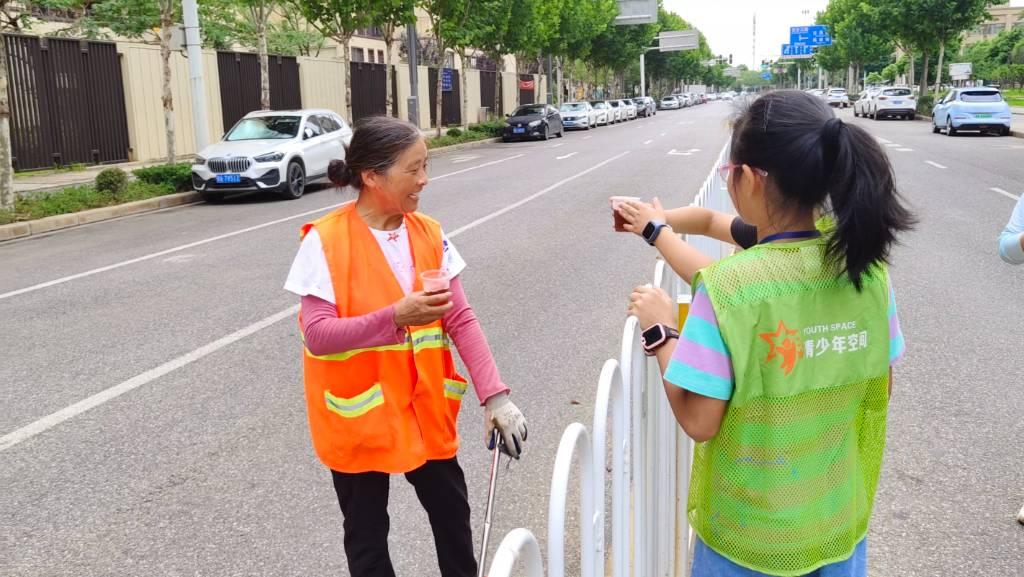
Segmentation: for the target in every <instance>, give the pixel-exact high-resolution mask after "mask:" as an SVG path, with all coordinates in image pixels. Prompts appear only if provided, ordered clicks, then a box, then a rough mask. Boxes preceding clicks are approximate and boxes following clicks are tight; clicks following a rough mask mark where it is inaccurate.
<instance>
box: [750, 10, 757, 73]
mask: <svg viewBox="0 0 1024 577" xmlns="http://www.w3.org/2000/svg"><path fill="white" fill-rule="evenodd" d="M753 39H754V41H753V47H752V48H751V49H750V65H751V66H753V65H754V63H755V62H757V12H754V35H753Z"/></svg>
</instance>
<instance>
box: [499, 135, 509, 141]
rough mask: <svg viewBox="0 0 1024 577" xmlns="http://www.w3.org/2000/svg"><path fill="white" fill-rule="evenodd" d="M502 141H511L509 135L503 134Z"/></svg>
mask: <svg viewBox="0 0 1024 577" xmlns="http://www.w3.org/2000/svg"><path fill="white" fill-rule="evenodd" d="M501 141H502V142H511V141H510V140H509V138H508V137H507V136H502V137H501Z"/></svg>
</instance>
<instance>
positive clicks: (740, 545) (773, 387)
mask: <svg viewBox="0 0 1024 577" xmlns="http://www.w3.org/2000/svg"><path fill="white" fill-rule="evenodd" d="M719 170H720V171H721V173H722V176H723V178H724V179H725V180H726V182H727V183H728V190H729V196H730V197H731V199H732V202H733V205H734V206H735V207H736V210H737V212H738V213H739V215H740V217H741V218H742V219H743V222H745V223H749V226H751V227H753V228H754V229H756V231H753V232H754V233H755V234H756V243H757V244H755V245H754V246H751V247H750V248H748V249H747V250H744V251H742V252H740V253H738V254H735V255H733V256H730V257H728V258H725V259H723V260H721V261H718V262H716V263H711V264H709V263H708V262H707V261H706V260H705V259H704V258H703V257H701V256H700V255H698V254H696V251H694V250H693V249H692V247H690V246H689V245H687V244H686V243H685V242H684V241H683V240H682V239H681V238H680V237H678V236H677V235H675V234H670V233H671V230H669V231H666V230H665V229H666V228H670V227H669V226H667V225H666V223H665V221H666V215H665V212H664V210H662V208H661V206H660V204H659V203H655V204H653V205H647V204H644V203H630V204H628V205H627V206H626V207H624V208H623V209H622V212H623V216H624V217H625V219H626V220H627V222H628V223H629V228H630V229H631V230H633V231H636V232H638V233H641V234H642V235H643V236H644V237H645V239H646V240H647V241H648V242H650V243H652V244H653V245H654V246H655V247H656V248H657V249H658V250H659V251H660V252H661V253H662V255H664V257H665V259H666V261H668V262H669V263H670V264H672V265H673V267H674V268H675V269H677V271H678V272H679V273H680V274H681V275H682V276H684V278H688V277H689V276H690V275H691V274H692V273H693V272H694V270H695V269H696V268H697V267H703V268H700V270H699V271H697V272H696V274H692V276H693V279H692V286H693V302H692V304H691V307H690V313H689V316H688V317H687V318H686V321H685V324H684V326H683V330H682V335H677V334H676V333H675V332H674V331H672V329H671V327H672V326H673V324H674V321H673V303H671V302H670V301H669V298H668V295H666V294H665V293H664V292H663V291H661V290H658V289H649V288H644V287H640V288H637V289H636V290H635V291H634V292H633V294H632V296H631V303H630V306H629V310H630V312H631V313H632V314H635V315H636V316H637V317H638V318H639V320H640V325H641V328H643V329H644V330H645V332H644V341H645V348H647V349H648V353H649V354H652V355H657V357H658V361H659V363H660V365H661V368H662V371H663V372H664V385H665V393H666V395H667V396H668V400H669V404H670V405H671V406H672V410H673V412H674V414H675V417H676V419H677V420H678V421H679V424H680V425H681V426H682V427H683V429H684V430H685V431H686V433H687V434H688V435H689V436H690V437H692V438H693V439H694V441H696V445H695V452H694V460H693V471H692V475H691V482H690V493H689V503H688V517H689V522H690V525H691V526H692V527H693V528H694V530H695V532H696V534H697V536H698V541H697V543H696V545H695V553H694V559H693V573H692V577H711V576H714V577H737V576H743V577H749V576H760V575H781V576H803V575H814V576H818V577H839V576H842V577H864V576H865V575H866V574H867V569H866V558H867V543H866V536H867V529H868V520H869V518H870V516H871V508H872V504H873V501H874V496H875V489H876V487H877V484H878V477H879V471H880V469H881V464H882V454H883V451H884V445H885V425H886V412H887V407H888V403H889V394H890V392H891V388H890V387H891V379H892V372H891V368H890V367H891V366H892V364H893V363H895V362H896V361H897V360H898V359H899V358H900V357H901V355H902V354H903V351H904V348H905V346H904V341H903V335H902V333H901V331H900V326H899V320H898V318H897V316H896V305H895V300H894V298H893V292H892V289H891V286H890V283H889V275H888V271H887V267H886V262H887V260H888V257H889V254H890V249H891V247H892V245H893V243H894V242H895V241H896V235H897V234H898V233H899V232H901V231H905V230H908V229H909V228H910V227H911V225H912V223H913V217H912V216H911V214H910V213H909V211H908V210H907V209H906V208H905V207H904V206H903V204H902V201H901V199H900V196H899V194H898V193H897V191H896V186H895V182H894V177H893V172H892V167H891V166H890V165H889V161H888V158H887V157H886V155H885V153H884V152H883V150H882V149H881V148H880V147H879V145H878V144H877V142H876V141H875V139H874V138H873V137H872V136H871V135H870V134H868V133H867V132H866V131H865V130H863V129H862V128H860V127H858V126H856V125H853V124H847V123H844V122H843V121H842V120H841V119H839V118H836V117H835V115H834V113H833V112H832V110H831V109H830V108H829V106H828V105H827V104H826V103H825V102H824V101H822V100H821V99H819V98H816V97H814V96H812V95H809V94H806V93H803V92H799V91H779V92H772V93H769V94H766V95H764V96H762V97H760V98H758V99H757V100H755V101H754V102H753V103H752V104H750V105H749V107H748V108H747V109H745V110H744V111H742V112H741V113H740V114H739V115H738V117H737V119H736V120H735V124H734V131H733V135H732V149H731V158H730V161H729V162H728V163H726V164H725V165H723V166H721V167H719ZM819 215H825V218H822V219H820V220H819V219H818V216H819ZM719 228H721V227H719ZM666 232H668V233H669V234H666ZM748 232H749V231H748ZM731 234H732V236H733V237H734V238H735V237H737V236H742V235H740V234H737V231H736V230H732V231H731ZM744 244H747V243H744Z"/></svg>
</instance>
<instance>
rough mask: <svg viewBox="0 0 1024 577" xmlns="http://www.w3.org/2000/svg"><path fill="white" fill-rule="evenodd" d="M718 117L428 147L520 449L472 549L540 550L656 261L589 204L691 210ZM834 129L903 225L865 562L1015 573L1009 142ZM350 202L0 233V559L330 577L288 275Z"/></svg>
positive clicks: (57, 570) (398, 501) (702, 112)
mask: <svg viewBox="0 0 1024 577" xmlns="http://www.w3.org/2000/svg"><path fill="white" fill-rule="evenodd" d="M729 110H730V109H729V106H728V105H727V104H725V103H713V104H708V105H706V106H700V107H696V108H692V109H686V110H681V111H665V112H661V113H659V114H658V115H657V116H656V117H654V118H652V119H650V120H643V119H641V120H637V121H632V122H630V123H626V124H622V125H617V126H612V127H603V128H600V129H597V130H593V131H588V132H575V133H569V134H567V135H566V136H565V138H561V139H553V140H551V141H548V142H543V143H541V142H534V143H514V144H493V145H486V146H482V147H478V148H473V149H469V150H464V151H459V152H454V153H447V154H440V155H437V157H436V158H435V159H434V160H433V161H432V165H431V169H430V170H431V179H432V180H431V183H430V184H429V185H428V187H427V189H426V191H425V193H424V195H423V201H422V204H421V210H422V211H423V212H426V213H427V214H430V215H432V216H434V217H436V218H438V219H439V220H440V221H441V223H442V226H443V227H444V228H445V230H446V232H448V233H449V235H450V236H452V237H453V238H452V240H453V242H454V243H455V244H456V245H457V246H458V248H459V250H460V252H461V253H462V254H463V256H464V258H465V259H466V261H467V262H468V263H469V268H467V269H466V271H465V272H464V273H463V279H464V284H465V286H466V290H467V293H468V296H469V299H470V302H471V303H472V304H473V306H474V308H475V310H476V312H477V315H478V317H479V318H480V319H481V321H482V323H483V327H484V331H485V332H486V334H487V335H488V338H489V340H490V342H491V345H492V348H493V349H494V351H495V355H496V358H497V362H498V366H499V368H500V369H501V371H502V375H503V378H504V379H505V380H506V381H507V382H508V383H509V384H510V385H511V386H512V387H513V390H514V398H515V400H516V402H517V403H518V404H519V405H520V406H521V407H522V408H523V410H524V412H525V413H526V416H527V419H528V420H529V423H530V440H529V442H528V445H527V454H526V456H525V457H524V459H523V460H522V461H520V462H517V463H514V464H513V465H512V466H511V468H510V469H508V470H505V469H502V471H501V476H500V478H499V491H500V493H499V496H498V498H497V504H496V507H497V509H496V512H495V527H494V530H493V537H492V548H493V547H494V546H496V545H497V543H498V541H499V540H500V539H501V537H502V536H503V535H504V534H505V533H507V532H508V531H509V530H511V529H513V528H516V527H526V528H529V529H531V530H532V531H534V532H535V534H536V535H537V537H538V539H540V541H541V543H542V544H543V543H544V541H545V538H546V531H545V528H546V524H547V519H546V517H547V499H548V491H549V484H550V478H551V468H552V465H553V461H554V456H555V449H556V447H557V443H558V440H559V438H560V436H561V433H562V431H563V430H564V428H565V427H566V426H567V425H568V424H569V423H571V422H573V421H580V422H583V423H587V424H589V422H590V420H591V412H592V410H593V402H594V389H595V385H596V382H597V377H598V373H599V371H600V367H601V364H602V362H603V361H604V359H606V358H609V357H612V356H615V355H616V354H617V352H618V348H619V342H618V340H619V337H620V333H621V326H622V322H623V320H624V314H625V312H624V309H625V302H626V297H627V295H628V292H629V289H630V288H631V287H632V286H634V285H635V284H638V283H641V282H649V280H650V276H651V273H652V270H653V258H654V255H653V253H652V252H651V251H650V249H649V248H648V247H646V245H644V244H643V243H642V241H640V240H639V239H638V238H636V237H633V236H627V235H623V234H616V233H614V232H612V231H611V222H610V214H609V210H608V206H607V197H608V196H610V195H616V194H628V195H637V196H644V197H650V196H654V195H658V196H660V197H661V198H662V200H663V201H664V202H665V204H667V205H677V204H685V203H688V202H689V201H690V200H691V199H692V198H693V195H694V193H695V191H696V190H697V188H698V186H699V185H700V184H701V182H702V181H703V179H704V178H705V176H706V175H707V173H708V171H709V170H710V169H711V168H712V165H713V163H714V160H715V158H716V157H717V154H718V151H719V150H720V149H721V147H722V145H723V144H724V142H725V139H726V137H727V128H726V125H725V119H726V117H727V115H728V113H729ZM843 115H844V117H849V118H848V119H849V120H851V121H853V119H852V115H850V114H849V113H848V112H847V111H844V112H843ZM855 122H858V123H862V124H863V125H864V126H866V127H868V128H869V129H870V130H872V132H874V133H875V134H876V135H877V136H878V137H879V138H881V139H884V140H885V141H886V144H890V145H892V146H887V148H890V154H891V155H892V157H893V161H894V165H895V167H896V172H897V176H898V179H899V182H900V186H901V188H902V190H903V191H904V193H905V194H906V195H907V198H908V200H909V202H910V203H911V204H912V205H913V207H914V209H915V210H916V212H917V214H918V215H919V216H920V218H921V225H920V226H919V228H918V230H917V231H916V232H914V233H912V234H910V235H908V236H907V237H906V238H905V239H904V240H905V244H904V245H903V246H901V247H900V248H899V249H897V250H896V252H895V255H894V266H893V273H892V274H893V278H894V283H895V286H896V291H897V301H898V303H899V307H900V313H901V317H902V323H903V330H904V332H905V334H906V338H907V343H908V354H907V357H906V359H905V360H904V362H903V363H902V364H901V365H900V366H899V367H898V368H897V370H896V384H895V394H894V399H893V404H892V409H891V417H890V428H889V431H890V432H889V445H888V453H887V458H886V463H885V469H884V473H883V479H882V484H881V489H880V491H879V496H878V500H877V506H876V513H875V517H874V520H873V523H872V529H871V537H870V545H869V551H870V552H869V557H870V559H871V575H872V576H876V577H877V576H883V577H888V576H890V575H891V576H895V575H901V576H902V575H922V576H923V575H929V576H931V575H979V574H980V575H1020V574H1021V573H1022V569H1021V567H1022V566H1024V565H1022V562H1024V554H1022V551H1024V527H1021V526H1019V525H1017V524H1016V523H1015V522H1014V520H1013V517H1014V515H1015V513H1016V511H1017V510H1018V509H1019V508H1020V505H1021V504H1022V503H1024V474H1022V469H1021V467H1020V463H1021V462H1022V457H1024V455H1022V450H1021V445H1020V442H1019V439H1021V438H1022V433H1024V430H1022V429H1024V427H1022V424H1021V418H1020V415H1021V414H1022V412H1024V391H1022V388H1021V383H1024V368H1022V367H1024V365H1022V364H1021V363H1020V362H1019V361H1018V360H1017V359H1018V358H1019V352H1018V347H1016V346H1015V344H1016V341H1017V339H1016V338H1015V337H1017V336H1018V335H1021V334H1024V314H1022V311H1024V294H1022V292H1021V290H1020V287H1021V286H1024V285H1022V282H1021V281H1022V280H1024V269H1022V268H1013V267H1010V266H1008V265H1005V264H1004V263H1002V261H1000V260H999V258H998V256H997V254H996V236H997V235H998V233H999V231H1000V230H1001V228H1002V226H1003V225H1004V224H1005V222H1006V220H1007V218H1008V216H1009V213H1010V210H1011V209H1012V207H1013V200H1012V199H1011V198H1009V197H1008V196H1006V195H1018V194H1020V193H1021V192H1022V190H1024V185H1022V184H1021V183H1024V163H1021V161H1020V159H1021V158H1024V155H1022V151H1024V140H1019V139H1008V138H1002V139H1000V138H979V137H973V136H964V137H960V138H947V137H945V136H936V135H932V134H930V129H929V127H928V125H927V124H925V123H920V122H899V121H883V122H872V121H870V120H864V121H861V120H856V121H855ZM897 145H898V146H897ZM929 161H930V162H931V164H929ZM943 167H944V168H943ZM993 188H996V189H1000V190H1001V191H1003V192H996V191H994V190H992V189H993ZM351 198H352V196H351V195H350V194H348V193H342V192H339V191H337V190H334V189H330V188H324V189H321V190H318V191H314V192H311V193H309V194H307V195H306V196H305V197H303V198H302V199H300V200H298V201H293V202H283V201H276V200H271V199H262V198H243V199H238V200H235V201H231V202H228V203H225V204H222V205H205V204H197V205H193V206H188V207H182V208H177V209H171V210H167V211H163V212H159V213H153V214H149V215H144V216H139V217H134V218H127V219H122V220H117V221H111V222H106V223H100V224H96V225H91V226H87V227H82V228H78V229H71V230H67V231H64V232H60V233H56V234H52V235H48V236H42V237H38V238H32V239H28V240H24V241H16V242H11V243H6V244H0V270H3V274H2V275H0V318H3V319H4V323H3V328H2V331H0V358H3V359H4V362H3V363H0V383H3V389H2V390H3V403H0V438H3V439H6V443H5V442H4V441H0V487H2V490H0V574H3V575H5V576H8V575H9V576H11V577H14V576H29V575H31V576H63V575H68V576H72V575H74V576H82V575H88V576H106V575H111V576H113V575H118V576H122V575H147V576H178V575H203V576H206V575H209V576H217V577H222V576H225V577H226V576H234V575H247V576H248V575H260V576H263V575H266V576H291V575H295V576H300V575H303V576H304V575H347V568H346V565H345V559H344V553H343V550H342V544H341V543H342V541H341V515H340V513H339V512H338V508H337V504H336V501H335V497H334V493H333V489H332V487H331V483H330V476H329V474H328V472H327V471H326V470H325V469H324V467H323V466H321V465H320V464H319V463H318V462H317V461H316V458H315V456H314V455H313V453H312V450H311V447H310V443H309V438H308V432H307V427H306V421H305V408H304V401H303V398H302V387H301V364H300V360H301V357H300V347H299V340H298V331H297V327H296V324H295V320H294V314H292V312H291V310H292V308H293V307H294V306H295V304H296V302H297V299H296V298H295V297H293V296H292V295H290V294H289V293H286V292H284V291H283V290H282V289H281V285H282V284H283V282H284V278H285V276H286V274H287V270H288V267H289V266H290V263H291V260H292V257H293V256H294V253H295V250H296V248H297V246H298V227H299V225H301V224H302V223H303V222H306V221H308V220H311V219H313V218H316V217H317V216H319V215H320V214H323V213H324V212H325V211H326V210H329V208H330V207H333V206H336V205H337V204H339V203H341V202H344V201H346V200H350V199H351ZM470 397H471V396H468V397H467V402H466V403H465V406H464V408H463V413H462V418H461V423H460V425H461V431H462V434H463V438H464V441H463V448H462V451H461V452H460V456H459V458H460V461H461V463H462V465H463V467H464V469H465V470H466V474H467V479H468V482H469V490H470V502H471V504H472V505H473V506H474V527H475V528H476V533H477V535H479V533H480V532H481V529H482V515H483V505H484V499H485V496H486V493H485V491H486V486H485V482H486V478H487V475H488V467H489V455H488V454H487V453H486V452H485V451H484V450H483V448H482V440H481V438H482V435H483V432H482V416H481V414H482V411H481V410H480V409H479V408H478V407H476V406H475V405H474V403H473V402H472V401H471V400H470ZM85 399H92V402H91V405H90V407H89V408H87V410H81V409H82V407H81V406H80V405H78V409H73V410H72V411H71V412H70V413H60V411H62V410H64V409H66V408H68V407H72V408H73V407H75V406H76V405H75V404H76V403H79V402H80V401H83V400H85ZM65 417H67V418H66V419H65ZM33 427H34V428H33ZM12 433H13V434H14V436H11V434H12ZM5 435H7V436H6V437H4V436H5ZM574 502H575V501H572V500H571V501H570V503H574ZM390 510H391V517H392V532H391V547H392V556H393V559H394V561H395V565H396V569H397V571H398V573H399V575H431V574H436V564H435V554H434V551H433V543H432V538H431V536H430V531H429V526H428V524H427V520H426V516H425V514H424V513H423V512H422V510H421V508H420V507H419V505H418V503H417V502H416V498H415V495H414V493H413V491H412V488H411V487H410V486H409V485H408V484H407V483H406V482H405V481H404V480H403V479H402V478H401V477H395V478H394V480H393V482H392V493H391V509H390ZM573 522H574V521H573ZM570 526H574V525H570ZM571 533H573V534H574V533H575V531H572V532H571ZM574 547H575V544H570V545H569V546H568V547H567V551H569V552H570V554H569V557H570V559H572V558H573V557H575V555H574V554H573V553H572V551H574V550H575V549H574Z"/></svg>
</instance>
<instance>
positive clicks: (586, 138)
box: [583, 134, 594, 140]
mask: <svg viewBox="0 0 1024 577" xmlns="http://www.w3.org/2000/svg"><path fill="white" fill-rule="evenodd" d="M591 138H594V135H593V134H591V135H590V136H584V137H583V140H589V139H591Z"/></svg>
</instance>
